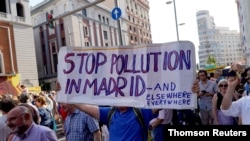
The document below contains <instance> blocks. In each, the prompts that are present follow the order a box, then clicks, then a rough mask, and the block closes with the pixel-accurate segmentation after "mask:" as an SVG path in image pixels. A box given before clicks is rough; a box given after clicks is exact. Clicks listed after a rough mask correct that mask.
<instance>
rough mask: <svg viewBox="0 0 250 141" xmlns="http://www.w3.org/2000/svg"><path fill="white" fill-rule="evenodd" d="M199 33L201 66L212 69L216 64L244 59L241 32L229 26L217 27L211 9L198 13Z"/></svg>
mask: <svg viewBox="0 0 250 141" xmlns="http://www.w3.org/2000/svg"><path fill="white" fill-rule="evenodd" d="M196 18H197V27H198V35H199V51H198V55H199V68H201V69H210V68H213V67H216V66H229V65H231V63H233V62H235V61H237V60H238V61H240V60H243V59H244V57H243V56H242V53H243V49H242V46H241V43H240V34H239V33H238V32H237V31H236V30H229V28H228V27H216V25H215V23H214V18H213V17H212V16H210V15H209V11H207V10H201V11H198V12H197V13H196Z"/></svg>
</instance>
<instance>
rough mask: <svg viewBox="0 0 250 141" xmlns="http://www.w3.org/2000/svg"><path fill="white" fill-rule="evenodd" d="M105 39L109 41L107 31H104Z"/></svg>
mask: <svg viewBox="0 0 250 141" xmlns="http://www.w3.org/2000/svg"><path fill="white" fill-rule="evenodd" d="M103 36H104V37H103V38H104V39H105V40H108V32H107V31H103Z"/></svg>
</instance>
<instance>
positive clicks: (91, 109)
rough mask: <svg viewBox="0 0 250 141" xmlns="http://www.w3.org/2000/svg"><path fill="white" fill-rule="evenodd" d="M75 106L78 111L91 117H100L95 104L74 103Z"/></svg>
mask: <svg viewBox="0 0 250 141" xmlns="http://www.w3.org/2000/svg"><path fill="white" fill-rule="evenodd" d="M74 105H75V107H76V108H78V109H79V110H80V111H83V112H85V113H87V114H89V115H90V116H92V117H93V118H95V119H97V120H99V119H100V112H99V107H98V106H95V105H88V104H74Z"/></svg>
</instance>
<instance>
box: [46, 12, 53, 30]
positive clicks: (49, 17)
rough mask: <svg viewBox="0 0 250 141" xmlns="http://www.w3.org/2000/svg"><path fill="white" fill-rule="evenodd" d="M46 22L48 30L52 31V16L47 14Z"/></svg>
mask: <svg viewBox="0 0 250 141" xmlns="http://www.w3.org/2000/svg"><path fill="white" fill-rule="evenodd" d="M47 21H48V26H49V28H51V29H53V28H54V19H53V15H52V14H47Z"/></svg>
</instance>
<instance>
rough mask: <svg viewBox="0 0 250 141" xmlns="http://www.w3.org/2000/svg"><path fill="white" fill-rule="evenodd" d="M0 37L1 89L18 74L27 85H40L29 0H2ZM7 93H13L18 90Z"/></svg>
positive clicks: (0, 2)
mask: <svg viewBox="0 0 250 141" xmlns="http://www.w3.org/2000/svg"><path fill="white" fill-rule="evenodd" d="M0 37H1V38H0V79H1V84H0V87H1V88H0V91H1V92H0V93H2V91H5V89H6V88H7V87H8V86H6V85H5V86H3V82H5V80H8V79H9V78H11V77H15V76H16V75H19V76H20V82H18V83H20V84H24V85H26V86H27V87H34V86H38V73H37V62H36V56H35V47H34V36H33V28H32V23H31V16H30V7H29V1H28V0H22V1H20V0H11V1H10V0H1V1H0ZM18 81H19V80H18ZM12 85H13V84H12ZM2 86H3V87H2ZM7 92H8V91H7ZM8 93H12V94H14V93H15V92H8Z"/></svg>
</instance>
